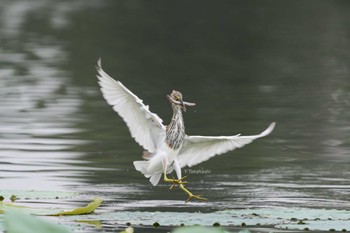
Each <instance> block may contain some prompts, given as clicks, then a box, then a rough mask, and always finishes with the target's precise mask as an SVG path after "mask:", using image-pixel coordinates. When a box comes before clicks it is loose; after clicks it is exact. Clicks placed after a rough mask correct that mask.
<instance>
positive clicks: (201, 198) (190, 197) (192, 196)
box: [179, 184, 208, 203]
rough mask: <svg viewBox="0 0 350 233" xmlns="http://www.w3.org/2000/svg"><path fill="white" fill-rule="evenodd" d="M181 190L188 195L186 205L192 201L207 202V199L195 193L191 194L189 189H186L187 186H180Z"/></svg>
mask: <svg viewBox="0 0 350 233" xmlns="http://www.w3.org/2000/svg"><path fill="white" fill-rule="evenodd" d="M179 186H180V188H181V189H182V191H184V192H185V193H187V194H188V198H187V200H186V201H185V203H187V202H189V201H190V200H191V199H193V198H194V199H198V200H201V201H207V200H208V199H207V198H204V197H202V195H194V194H193V193H191V192H190V191H189V190H188V189H186V188H185V186H184V185H183V184H179Z"/></svg>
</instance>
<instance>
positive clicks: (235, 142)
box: [178, 122, 276, 167]
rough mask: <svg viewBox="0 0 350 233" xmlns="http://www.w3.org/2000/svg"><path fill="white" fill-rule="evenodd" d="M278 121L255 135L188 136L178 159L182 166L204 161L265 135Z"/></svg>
mask: <svg viewBox="0 0 350 233" xmlns="http://www.w3.org/2000/svg"><path fill="white" fill-rule="evenodd" d="M275 125H276V123H275V122H273V123H271V124H270V126H269V127H268V128H267V129H266V130H265V131H264V132H262V133H260V134H258V135H253V136H240V135H239V134H238V135H235V136H218V137H210V136H209V137H206V136H186V137H185V143H184V146H183V147H182V148H181V150H180V152H179V155H178V160H179V162H180V166H181V167H185V166H189V167H192V166H194V165H196V164H199V163H201V162H204V161H206V160H208V159H210V158H211V157H214V156H215V155H219V154H222V153H225V152H228V151H230V150H234V149H236V148H241V147H243V146H244V145H247V144H249V143H251V142H252V141H254V140H255V139H257V138H261V137H264V136H266V135H268V134H270V133H271V132H272V130H273V129H274V127H275Z"/></svg>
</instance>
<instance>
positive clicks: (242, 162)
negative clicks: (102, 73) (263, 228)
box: [0, 1, 350, 231]
mask: <svg viewBox="0 0 350 233" xmlns="http://www.w3.org/2000/svg"><path fill="white" fill-rule="evenodd" d="M179 4H180V3H179ZM212 4H213V3H209V2H208V3H202V4H201V7H200V9H201V11H196V9H197V5H194V4H193V5H192V3H191V4H189V5H188V6H187V8H186V9H183V8H182V7H181V6H180V5H181V4H180V5H176V6H173V5H172V4H170V3H169V2H165V3H163V4H160V5H157V7H156V6H155V5H153V3H144V2H141V1H127V2H122V1H118V2H114V1H105V2H101V3H98V4H97V3H93V2H90V3H86V1H75V3H74V5H72V4H71V3H68V2H60V1H31V2H30V3H29V2H27V1H3V4H1V6H0V11H1V15H2V18H1V21H0V25H1V29H0V33H1V34H0V35H1V37H0V40H1V43H0V98H1V102H0V130H1V131H0V132H1V134H0V171H1V172H0V178H1V179H0V187H1V189H5V190H46V191H48V190H55V191H60V190H61V191H63V190H69V191H77V192H79V193H81V194H82V195H83V196H84V195H85V196H86V199H89V198H90V197H93V196H100V197H101V198H102V199H104V200H105V204H104V205H103V206H102V208H101V210H102V211H118V210H138V209H141V210H148V211H150V210H155V211H160V210H170V211H204V212H210V211H214V210H222V209H231V208H259V207H271V206H283V207H296V206H300V207H312V208H337V209H339V208H341V209H348V210H349V209H350V198H349V194H350V181H349V176H350V169H349V167H350V153H349V152H350V147H349V146H350V141H349V135H350V124H349V123H350V121H349V119H350V113H349V107H350V94H349V93H350V86H349V73H350V72H349V67H350V66H349V63H350V57H349V55H348V52H347V51H349V47H350V42H349V39H348V36H347V35H348V34H349V30H348V26H349V23H348V22H349V14H348V11H349V4H347V3H345V2H339V1H337V2H333V3H332V2H328V3H326V2H323V1H321V3H320V4H319V5H318V8H317V9H316V8H314V6H313V5H312V4H311V3H310V2H309V3H305V4H306V5H305V6H301V5H299V3H295V2H294V3H289V5H284V4H281V3H272V2H269V3H268V4H266V5H262V4H261V3H258V2H254V1H252V2H250V3H249V2H248V3H242V2H241V3H238V2H236V3H229V2H226V3H220V4H215V5H212ZM169 7H170V8H171V9H170V8H169ZM165 9H167V10H168V11H169V12H168V13H166V10H165ZM180 10H183V11H181V12H182V14H181V17H180V15H179V14H178V13H179V11H180ZM283 12H285V13H283ZM324 13H326V14H324ZM320 16H322V17H320ZM98 57H102V58H103V66H104V68H105V70H106V71H107V72H108V73H110V75H111V76H114V77H116V76H117V74H118V77H119V78H120V80H121V81H122V82H123V83H124V84H125V85H126V86H128V87H129V88H130V89H131V90H132V91H134V92H135V93H136V94H137V95H139V97H140V98H142V99H143V100H144V102H145V103H147V104H149V105H150V107H151V110H152V111H154V112H156V113H157V114H159V116H161V117H162V118H163V119H164V121H165V123H167V122H168V121H169V119H170V116H171V108H170V107H169V106H168V105H169V104H168V103H167V100H166V98H165V95H166V94H168V93H169V92H170V91H171V90H172V89H179V90H181V91H182V92H183V94H184V96H185V99H187V100H188V101H193V102H196V103H197V106H196V107H195V108H192V109H189V111H188V112H187V113H186V114H185V121H186V126H187V133H188V134H199V135H229V134H237V133H242V134H245V135H248V134H256V133H259V132H261V131H262V130H263V129H264V128H265V127H267V125H268V124H269V123H270V122H272V121H277V127H276V129H275V131H274V132H273V133H272V134H271V135H270V136H268V137H266V138H263V139H260V140H259V141H257V142H254V143H253V144H251V145H249V146H247V147H245V148H243V149H240V150H237V151H233V152H230V153H227V154H225V155H222V156H219V157H217V158H214V159H211V160H210V161H207V162H205V163H203V164H200V165H198V166H196V167H194V168H191V169H190V170H189V169H184V171H183V172H184V174H185V175H188V181H189V186H188V187H190V188H191V189H192V190H193V192H195V193H198V194H203V195H204V196H205V197H207V198H208V199H209V201H208V202H193V203H188V204H184V200H185V199H186V196H185V195H184V194H183V193H182V192H180V191H179V190H173V191H168V190H167V189H168V186H167V185H166V184H163V183H161V184H160V185H159V186H157V187H152V186H151V185H150V183H149V182H148V181H147V180H146V179H145V178H144V177H142V175H141V174H140V173H138V172H136V171H135V170H134V168H133V166H132V161H134V160H137V159H140V155H141V153H142V148H140V147H139V146H138V145H137V144H136V143H135V142H134V141H133V140H132V139H131V138H130V135H129V132H128V130H127V128H126V126H125V124H124V123H123V122H122V121H121V119H120V118H119V117H118V116H117V114H115V113H114V112H113V111H112V110H111V108H110V107H109V106H107V104H106V103H105V101H104V100H103V98H102V95H101V94H100V92H99V90H98V87H97V83H96V78H95V76H94V75H95V70H94V66H95V63H96V60H97V58H98ZM83 199H84V198H83ZM80 201H82V200H81V199H80V200H72V201H71V202H69V203H56V204H58V205H60V204H62V205H65V206H71V205H76V204H80ZM37 204H39V203H37ZM44 204H45V203H44ZM46 204H47V203H46ZM105 230H107V231H108V230H111V229H110V228H108V227H107V226H106V229H105Z"/></svg>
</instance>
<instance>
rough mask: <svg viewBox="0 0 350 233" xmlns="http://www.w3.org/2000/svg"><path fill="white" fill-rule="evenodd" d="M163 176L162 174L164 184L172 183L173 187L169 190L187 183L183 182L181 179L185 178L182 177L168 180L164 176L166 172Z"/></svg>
mask: <svg viewBox="0 0 350 233" xmlns="http://www.w3.org/2000/svg"><path fill="white" fill-rule="evenodd" d="M163 174H164V181H165V182H168V183H173V185H172V186H171V187H170V189H173V188H174V186H175V185H177V184H179V185H180V184H186V183H187V181H183V179H185V178H186V176H184V177H182V178H181V179H174V178H172V179H169V178H168V177H167V175H166V171H164V173H163Z"/></svg>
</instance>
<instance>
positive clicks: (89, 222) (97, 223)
mask: <svg viewBox="0 0 350 233" xmlns="http://www.w3.org/2000/svg"><path fill="white" fill-rule="evenodd" d="M75 221H76V222H79V223H86V224H89V225H93V226H95V227H96V228H102V223H101V221H100V220H75Z"/></svg>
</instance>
